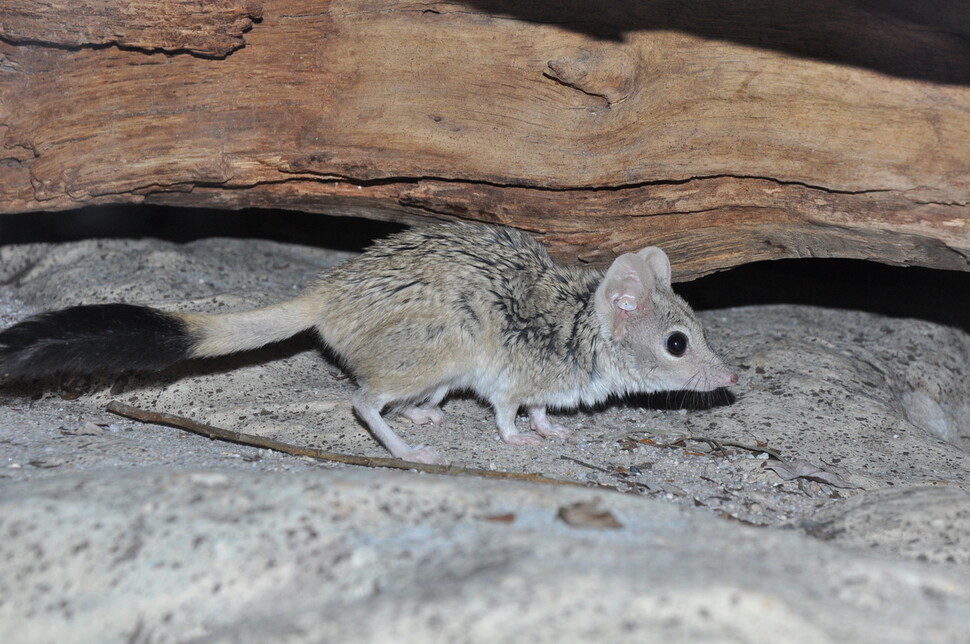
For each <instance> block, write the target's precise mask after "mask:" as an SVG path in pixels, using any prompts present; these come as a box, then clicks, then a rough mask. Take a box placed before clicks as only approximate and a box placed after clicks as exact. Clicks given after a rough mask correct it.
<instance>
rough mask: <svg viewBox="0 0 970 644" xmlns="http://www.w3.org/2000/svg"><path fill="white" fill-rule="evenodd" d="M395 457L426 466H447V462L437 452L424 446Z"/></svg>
mask: <svg viewBox="0 0 970 644" xmlns="http://www.w3.org/2000/svg"><path fill="white" fill-rule="evenodd" d="M397 457H398V458H400V459H401V460H404V461H410V462H412V463H425V464H426V465H447V464H448V461H446V460H445V459H444V458H443V457H442V456H441V455H440V454H438V452H436V451H434V450H433V449H431V448H430V447H425V446H424V445H418V446H417V447H412V448H410V449H408V450H407V451H406V452H404V453H402V454H398V455H397Z"/></svg>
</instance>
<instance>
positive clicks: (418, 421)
mask: <svg viewBox="0 0 970 644" xmlns="http://www.w3.org/2000/svg"><path fill="white" fill-rule="evenodd" d="M401 414H403V415H404V417H405V418H407V419H409V420H410V421H411V422H412V423H414V424H415V425H427V424H428V423H431V424H432V425H440V424H441V423H443V422H445V414H444V412H442V411H441V407H418V406H417V405H411V406H410V407H405V408H404V409H402V410H401Z"/></svg>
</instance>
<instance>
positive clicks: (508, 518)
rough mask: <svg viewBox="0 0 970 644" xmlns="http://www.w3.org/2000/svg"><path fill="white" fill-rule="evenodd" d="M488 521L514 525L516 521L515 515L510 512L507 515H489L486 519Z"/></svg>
mask: <svg viewBox="0 0 970 644" xmlns="http://www.w3.org/2000/svg"><path fill="white" fill-rule="evenodd" d="M485 520H486V521H494V522H495V523H512V522H513V521H515V513H514V512H508V513H506V514H489V515H486V517H485Z"/></svg>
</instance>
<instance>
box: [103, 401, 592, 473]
mask: <svg viewBox="0 0 970 644" xmlns="http://www.w3.org/2000/svg"><path fill="white" fill-rule="evenodd" d="M107 410H108V411H110V412H112V413H115V414H118V415H119V416H124V417H125V418H132V419H134V420H138V421H141V422H143V423H156V424H159V425H169V426H171V427H177V428H178V429H183V430H185V431H188V432H192V433H193V434H199V435H200V436H206V437H208V438H211V439H213V440H221V441H227V442H230V443H237V444H239V445H249V446H251V447H259V448H262V449H271V450H274V451H276V452H283V453H285V454H292V455H294V456H309V457H310V458H315V459H318V460H321V461H331V462H334V463H344V464H346V465H360V466H363V467H386V468H391V469H397V470H416V471H418V472H427V473H428V474H450V475H453V476H478V477H481V478H491V479H506V480H516V481H529V482H531V483H545V484H549V485H568V486H576V487H587V486H586V485H585V484H584V483H580V482H578V481H566V480H562V479H554V478H550V477H548V476H543V475H541V474H529V473H523V472H505V471H497V470H483V469H478V468H470V467H456V466H452V465H428V464H425V463H412V462H410V461H405V460H402V459H400V458H383V457H379V456H356V455H354V454H341V453H338V452H324V451H322V450H318V449H314V448H312V447H301V446H299V445H291V444H289V443H283V442H281V441H277V440H273V439H271V438H265V437H263V436H256V435H253V434H244V433H242V432H234V431H231V430H227V429H221V428H219V427H213V426H212V425H206V424H205V423H200V422H197V421H194V420H192V419H191V418H185V417H184V416H176V415H175V414H166V413H163V412H154V411H148V410H145V409H139V408H137V407H132V406H131V405H126V404H125V403H122V402H118V401H116V400H113V401H111V402H110V403H108V406H107Z"/></svg>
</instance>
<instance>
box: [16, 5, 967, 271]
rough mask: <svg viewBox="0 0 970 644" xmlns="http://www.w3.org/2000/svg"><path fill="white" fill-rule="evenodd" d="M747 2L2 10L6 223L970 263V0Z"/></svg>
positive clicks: (696, 259)
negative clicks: (261, 211)
mask: <svg viewBox="0 0 970 644" xmlns="http://www.w3.org/2000/svg"><path fill="white" fill-rule="evenodd" d="M68 4H71V5H72V7H74V8H73V9H67V8H65V7H66V6H67V5H68ZM726 4H728V3H722V2H716V1H715V0H695V1H694V2H686V3H685V2H683V1H682V0H681V1H679V2H676V3H675V2H672V1H668V0H663V1H658V2H634V1H632V0H606V1H604V2H583V1H581V0H574V1H573V2H565V3H547V2H539V1H532V0H529V1H515V2H513V1H512V0H468V1H467V2H452V3H445V2H442V3H426V2H408V1H405V0H357V1H351V0H332V1H323V0H263V1H262V2H260V3H259V4H257V3H256V2H253V1H250V0H221V1H220V2H213V3H196V2H187V1H186V0H152V1H149V0H143V1H142V2H138V1H135V2H129V3H125V5H124V6H125V7H126V8H125V10H124V11H122V10H121V9H118V8H117V7H118V6H119V5H118V3H115V2H110V1H109V0H85V1H84V2H83V3H66V2H64V3H59V2H49V1H47V2H40V1H39V0H17V1H16V2H13V1H12V0H0V143H2V145H0V212H7V213H10V212H28V211H34V210H58V209H67V208H72V207H76V206H78V205H83V204H94V203H126V202H128V203H137V202H146V203H161V204H177V205H193V206H209V207H219V208H240V207H248V206H261V207H281V208H290V209H297V210H304V211H310V212H326V213H333V214H349V215H358V216H365V217H372V218H380V219H388V220H400V221H411V220H418V219H424V218H428V217H433V218H456V217H457V218H464V219H473V220H481V221H491V222H500V223H503V224H507V225H511V226H517V227H520V228H524V229H528V230H531V231H533V232H535V233H537V234H538V236H540V237H541V238H543V239H544V241H546V242H547V243H548V244H549V245H550V247H551V249H552V250H553V252H554V253H556V254H557V255H559V256H560V257H562V258H564V259H571V260H576V259H580V260H583V261H587V262H591V263H603V262H606V261H608V260H609V259H610V258H611V257H612V256H614V255H615V254H617V253H620V252H624V251H627V250H630V249H634V248H638V247H640V246H643V245H645V244H647V243H654V244H658V245H660V246H662V247H664V248H665V249H666V250H667V251H668V252H669V253H670V255H671V257H672V259H673V261H674V264H675V271H676V275H677V277H678V278H680V279H688V278H691V277H696V276H698V275H702V274H705V273H709V272H712V271H716V270H719V269H722V268H725V267H729V266H732V265H736V264H740V263H745V262H750V261H755V260H761V259H771V258H782V257H802V256H817V257H855V258H865V259H874V260H879V261H883V262H887V263H892V264H901V265H911V264H912V265H922V266H930V267H939V268H949V269H959V270H968V269H970V262H968V257H970V6H967V5H965V4H964V3H946V2H943V1H942V0H938V1H928V2H924V3H919V4H912V3H902V2H895V1H889V0H887V1H883V2H875V0H841V1H840V0H785V1H782V0H746V1H741V2H736V3H730V5H731V7H730V8H729V9H726V8H725V5H726ZM198 7H205V10H204V11H202V12H199V13H197V12H196V11H195V9H197V8H198ZM727 12H730V13H727ZM254 21H255V22H254ZM250 27H251V29H250ZM243 42H244V46H242V47H241V48H240V47H239V45H240V44H241V43H243ZM0 242H2V240H0Z"/></svg>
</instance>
